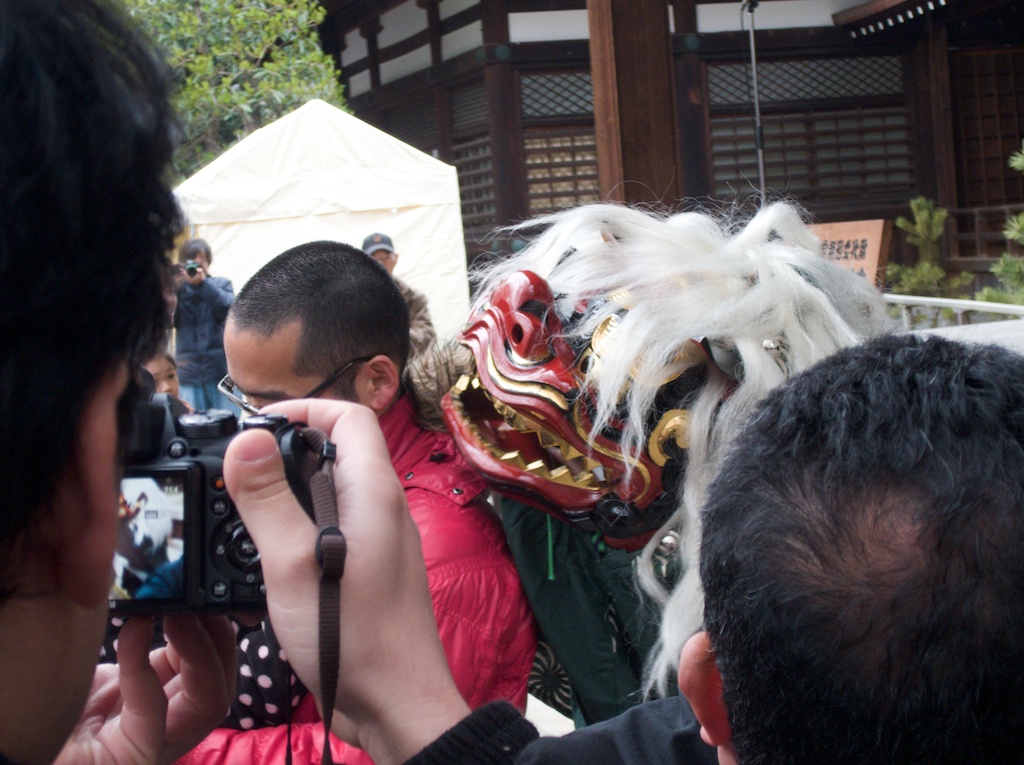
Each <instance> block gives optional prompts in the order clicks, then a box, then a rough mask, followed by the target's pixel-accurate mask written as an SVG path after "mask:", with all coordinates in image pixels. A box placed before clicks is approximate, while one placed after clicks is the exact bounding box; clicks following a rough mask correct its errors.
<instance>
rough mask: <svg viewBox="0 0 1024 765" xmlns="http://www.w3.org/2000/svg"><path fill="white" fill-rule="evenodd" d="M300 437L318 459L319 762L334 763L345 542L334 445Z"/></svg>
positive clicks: (313, 487) (314, 479) (314, 435)
mask: <svg viewBox="0 0 1024 765" xmlns="http://www.w3.org/2000/svg"><path fill="white" fill-rule="evenodd" d="M301 433H302V437H303V439H304V440H305V441H306V445H307V446H308V447H309V450H310V452H311V455H310V456H311V457H312V456H315V457H316V459H317V468H316V471H315V472H314V473H313V475H312V476H311V477H310V479H309V492H310V496H311V499H312V502H313V514H314V520H315V521H316V526H317V529H318V530H319V534H318V535H317V538H316V562H317V564H318V565H319V566H320V614H319V619H320V625H319V640H320V693H321V698H322V704H323V722H324V749H323V755H322V762H323V763H324V765H333V759H332V757H331V742H330V736H329V733H330V729H331V718H332V717H333V716H334V696H335V693H336V692H337V688H338V667H339V663H340V653H339V652H340V646H339V638H340V627H339V618H340V612H341V602H340V601H341V575H342V574H343V573H344V571H345V557H346V555H347V554H348V545H347V543H346V542H345V535H344V534H343V533H342V531H341V529H340V528H338V499H337V495H336V494H335V492H334V461H335V457H336V456H337V452H336V449H335V446H334V444H333V443H331V441H330V440H329V439H328V438H327V436H326V435H325V434H324V433H322V432H321V431H319V430H316V429H315V428H309V427H307V428H303V429H302V430H301Z"/></svg>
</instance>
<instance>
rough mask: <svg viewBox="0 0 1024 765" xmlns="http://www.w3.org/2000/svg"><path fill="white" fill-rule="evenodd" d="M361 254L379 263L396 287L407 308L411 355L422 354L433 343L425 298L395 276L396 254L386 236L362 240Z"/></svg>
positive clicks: (375, 235) (371, 236) (432, 333)
mask: <svg viewBox="0 0 1024 765" xmlns="http://www.w3.org/2000/svg"><path fill="white" fill-rule="evenodd" d="M363 252H365V253H366V254H367V255H369V256H370V257H371V258H373V259H374V260H376V261H377V262H378V263H380V264H381V265H382V266H384V268H386V269H387V270H388V273H389V274H391V278H392V279H394V280H395V284H397V285H398V289H399V291H400V292H401V293H402V297H403V298H405V304H406V305H407V306H409V343H410V346H411V347H410V350H411V351H412V355H416V354H419V353H422V352H423V351H424V350H426V349H427V348H429V347H430V345H431V344H432V343H433V342H434V339H435V337H436V335H435V334H434V325H433V324H432V323H431V321H430V311H429V310H428V309H427V296H426V295H424V294H423V293H422V292H418V291H416V290H414V289H413V288H412V287H410V286H409V285H408V284H406V283H405V282H403V281H402V280H401V279H399V278H398V277H397V276H395V264H396V263H397V262H398V253H397V252H395V246H394V245H393V244H392V242H391V237H390V236H388V235H387V234H370V235H369V236H368V237H366V239H364V240H363Z"/></svg>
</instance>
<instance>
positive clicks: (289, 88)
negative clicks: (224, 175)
mask: <svg viewBox="0 0 1024 765" xmlns="http://www.w3.org/2000/svg"><path fill="white" fill-rule="evenodd" d="M126 6H127V8H128V11H129V13H130V14H131V15H132V16H133V17H135V19H136V20H137V21H138V23H139V24H140V25H141V26H142V27H143V29H145V30H146V31H147V32H148V34H149V35H150V37H151V38H153V40H155V41H156V43H157V44H158V45H159V46H160V47H161V48H163V50H164V52H165V54H166V56H167V59H168V62H169V64H170V66H171V68H172V70H173V72H174V77H175V81H176V85H177V92H176V95H175V105H176V107H177V109H178V115H179V119H180V120H181V124H182V131H183V136H182V144H181V147H180V149H179V150H178V153H177V155H176V156H175V160H174V165H175V171H176V172H177V173H178V175H179V176H180V177H181V178H186V177H188V176H189V175H191V174H192V173H194V172H195V171H196V170H198V169H199V168H200V167H202V166H203V165H205V164H206V163H208V162H209V161H210V160H212V159H213V158H215V157H216V156H217V155H219V154H220V153H222V152H223V151H224V150H225V149H226V148H227V147H228V146H230V145H231V144H232V143H234V142H235V141H237V140H239V139H241V138H244V137H245V136H247V135H248V134H249V133H251V132H253V131H254V130H256V129H257V128H259V127H262V126H263V125H266V124H268V123H270V122H273V121H274V120H276V119H277V118H278V117H280V116H282V115H284V114H287V113H288V112H290V111H292V110H293V109H295V108H297V107H299V106H301V105H302V104H304V103H306V102H307V101H309V100H311V99H314V98H319V99H322V100H324V101H326V102H327V103H330V104H334V105H335V106H339V107H340V106H344V103H345V101H344V95H343V93H342V87H341V84H340V83H339V82H338V79H337V70H336V68H335V66H334V62H333V61H332V60H331V58H330V57H329V56H328V55H327V54H325V53H324V52H323V50H321V48H320V45H319V43H318V38H317V25H318V24H319V23H320V22H321V21H322V20H323V17H324V9H323V8H322V7H321V6H320V5H319V3H318V2H317V0H126Z"/></svg>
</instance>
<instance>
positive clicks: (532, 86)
mask: <svg viewBox="0 0 1024 765" xmlns="http://www.w3.org/2000/svg"><path fill="white" fill-rule="evenodd" d="M519 85H520V91H521V92H522V104H523V118H524V119H527V120H529V119H533V118H542V117H592V116H593V114H594V85H593V83H592V81H591V78H590V73H589V72H561V73H557V74H524V75H523V76H522V77H521V78H520V80H519Z"/></svg>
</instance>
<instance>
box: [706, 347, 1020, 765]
mask: <svg viewBox="0 0 1024 765" xmlns="http://www.w3.org/2000/svg"><path fill="white" fill-rule="evenodd" d="M708 497H709V498H710V499H709V501H708V502H707V504H706V506H705V511H704V516H703V523H704V538H703V548H702V551H701V578H702V580H703V584H704V589H705V593H706V604H705V627H706V629H707V630H708V632H709V634H710V637H711V641H712V645H713V647H714V649H715V656H716V663H717V665H718V668H719V670H720V672H721V674H722V679H723V685H724V700H725V704H726V707H727V709H728V712H729V721H730V724H731V726H732V736H733V738H732V743H733V746H734V748H735V749H736V752H737V755H738V757H739V761H740V762H741V763H744V764H745V765H750V764H751V763H769V762H770V763H783V764H788V763H814V765H820V764H821V763H857V765H864V764H865V763H887V764H889V763H965V762H970V763H974V764H975V765H979V764H981V763H1006V762H1011V761H1016V760H1018V759H1019V758H1020V756H1021V755H1020V753H1021V752H1022V751H1024V640H1022V638H1021V636H1022V635H1024V357H1021V356H1018V355H1016V354H1014V353H1011V352H1009V351H1007V350H1005V349H1002V348H998V347H990V346H974V347H969V346H963V345H959V344H955V343H952V342H948V341H945V340H940V339H937V338H932V339H929V340H920V339H916V338H913V337H909V336H903V337H895V336H890V337H885V338H882V339H881V340H878V341H875V342H873V343H870V344H869V345H867V346H863V347H857V348H852V349H848V350H845V351H841V352H840V353H838V354H837V355H836V356H834V357H832V358H831V359H828V360H826V361H824V362H822V363H821V364H819V365H818V366H816V367H815V368H813V369H812V370H811V371H809V372H807V373H805V374H804V375H802V376H800V377H798V378H795V379H794V380H793V381H792V382H791V383H789V384H787V385H785V386H784V387H783V388H781V389H779V390H777V391H776V392H774V393H772V394H771V395H770V396H769V397H768V399H767V401H766V403H765V404H764V405H763V407H762V408H761V410H760V411H759V413H758V414H757V415H756V417H755V418H754V419H753V420H752V422H751V423H750V425H749V427H748V428H747V429H746V430H745V432H744V434H743V436H742V437H741V438H740V439H739V440H738V441H737V443H736V444H735V447H734V450H733V452H732V453H731V455H730V457H729V460H728V461H727V463H726V465H725V467H724V469H723V470H722V472H721V473H720V474H719V475H718V477H717V478H716V480H715V483H714V485H713V486H712V487H711V488H710V489H709V491H708Z"/></svg>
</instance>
